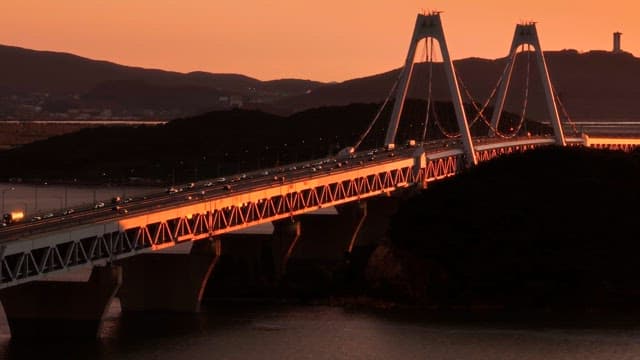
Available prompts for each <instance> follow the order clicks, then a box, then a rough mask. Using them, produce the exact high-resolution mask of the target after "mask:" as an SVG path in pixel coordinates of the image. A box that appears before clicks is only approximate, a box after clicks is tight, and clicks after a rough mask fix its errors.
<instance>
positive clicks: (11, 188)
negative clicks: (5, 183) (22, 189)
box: [2, 187, 16, 214]
mask: <svg viewBox="0 0 640 360" xmlns="http://www.w3.org/2000/svg"><path fill="white" fill-rule="evenodd" d="M15 189H16V188H14V187H10V188H6V189H2V213H3V214H4V193H6V192H7V191H13V190H15Z"/></svg>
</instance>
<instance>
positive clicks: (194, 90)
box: [0, 45, 640, 121]
mask: <svg viewBox="0 0 640 360" xmlns="http://www.w3.org/2000/svg"><path fill="white" fill-rule="evenodd" d="M400 57H401V55H399V59H400ZM545 57H546V60H547V63H548V68H549V73H550V75H551V78H552V82H553V84H554V85H555V88H556V90H557V92H558V94H559V96H560V98H561V99H562V102H563V103H564V105H565V107H566V109H567V111H568V112H569V115H570V116H571V117H572V118H574V119H579V120H605V121H606V120H621V119H639V118H640V109H639V108H638V107H637V106H636V105H635V99H637V98H638V97H639V96H640V86H638V83H637V79H638V78H640V59H639V58H636V57H634V56H633V55H632V54H630V53H624V52H623V53H611V52H607V51H590V52H586V53H578V52H577V51H575V50H563V51H548V52H545ZM527 58H529V56H528V55H527V53H521V54H520V55H519V57H518V60H517V62H516V66H515V69H514V73H513V77H512V85H511V88H510V92H509V94H508V97H507V102H506V108H505V109H506V110H507V111H511V112H514V113H519V112H520V110H521V108H522V102H523V93H524V82H525V77H524V72H525V69H526V68H527V66H526V64H527ZM531 59H532V60H533V59H534V57H533V56H532V57H531ZM506 61H507V59H506V58H500V59H495V60H488V59H480V58H467V59H461V60H457V61H454V64H455V66H456V71H457V73H458V75H460V78H461V79H462V80H463V81H462V83H461V85H466V87H467V88H468V90H469V92H470V94H471V95H472V96H473V98H474V99H475V100H476V101H478V102H483V101H484V100H486V98H487V97H488V95H489V94H490V92H491V90H492V89H493V88H494V86H495V84H496V82H497V81H498V79H499V78H500V74H501V73H502V71H503V69H504V67H505V65H506ZM433 69H434V70H433V71H434V77H433V84H434V86H433V94H434V98H435V100H438V101H450V97H449V94H448V90H447V88H446V81H445V78H444V72H443V69H442V64H441V63H435V64H434V67H433ZM530 69H531V73H532V77H531V91H530V92H529V95H530V101H529V104H528V109H529V110H528V116H529V117H531V118H532V119H533V120H538V121H544V120H546V114H545V107H544V103H543V100H544V96H543V91H542V88H541V86H540V81H539V79H538V76H537V72H536V71H535V70H536V69H537V68H536V66H535V64H532V66H531V68H530ZM399 72H400V69H393V70H390V71H388V72H384V73H381V74H375V75H371V76H367V77H363V78H358V79H351V80H347V81H343V82H340V83H321V82H317V81H311V80H302V79H279V80H272V81H260V80H257V79H254V78H251V77H248V76H244V75H241V74H214V73H207V72H200V71H197V72H191V73H186V74H185V73H179V72H173V71H164V70H157V69H144V68H140V67H132V66H123V65H119V64H115V63H112V62H107V61H97V60H91V59H87V58H83V57H80V56H76V55H72V54H66V53H57V52H50V51H35V50H29V49H23V48H19V47H13V46H3V45H0V78H1V79H2V83H1V84H0V116H2V114H3V113H5V114H7V113H11V111H14V110H15V109H14V107H15V104H13V103H12V102H11V101H9V102H8V103H4V102H3V101H2V96H14V95H19V96H27V95H29V94H32V93H47V94H48V97H46V98H42V99H41V101H40V102H42V103H43V104H42V105H43V106H44V110H46V111H50V112H64V111H66V110H68V109H71V108H82V107H95V108H110V109H113V110H118V109H127V110H129V111H130V112H133V113H135V114H137V116H142V117H144V116H147V117H149V116H150V115H143V114H144V113H143V112H140V111H141V110H151V111H152V112H155V113H158V112H159V111H164V112H163V113H162V115H156V117H157V116H160V117H163V118H167V119H169V118H174V117H179V116H185V115H186V114H188V115H193V114H197V113H200V112H204V111H209V110H215V109H226V108H229V106H230V105H229V97H231V96H234V97H238V98H239V99H241V100H242V103H243V104H242V106H243V107H245V108H248V109H258V110H263V111H267V112H271V113H275V114H279V115H290V114H293V113H296V112H300V111H303V110H306V109H311V108H318V107H323V106H341V105H348V104H351V103H374V102H381V101H383V100H384V99H385V97H386V96H387V94H388V92H389V90H390V89H391V87H392V85H393V83H394V82H395V79H396V78H397V77H398V74H399ZM413 79H414V80H413V81H412V83H411V86H410V89H409V97H411V98H416V99H424V98H425V97H426V93H427V89H426V79H427V66H426V64H424V63H418V64H417V65H416V68H415V71H414V77H413ZM463 93H464V92H463ZM221 98H222V100H221ZM26 102H27V103H29V104H32V103H33V101H32V100H31V99H29V100H28V101H26ZM465 102H471V99H468V98H465ZM36 103H39V102H36ZM167 109H168V110H167ZM136 111H137V112H136Z"/></svg>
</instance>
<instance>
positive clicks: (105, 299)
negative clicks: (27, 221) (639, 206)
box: [0, 266, 122, 339]
mask: <svg viewBox="0 0 640 360" xmlns="http://www.w3.org/2000/svg"><path fill="white" fill-rule="evenodd" d="M121 283H122V269H121V268H120V267H119V266H106V267H94V268H93V270H92V272H91V276H90V277H89V280H88V281H86V282H77V281H33V282H29V283H26V284H23V285H19V286H15V287H10V288H7V289H3V290H2V291H0V300H1V301H2V305H3V307H4V311H5V313H6V316H7V320H8V322H9V328H10V329H11V337H12V338H14V339H17V338H32V337H40V338H59V337H60V338H64V337H67V338H69V337H78V338H95V337H96V336H97V335H98V332H99V330H100V325H101V322H102V317H103V315H104V313H105V312H106V310H107V309H108V307H109V305H110V304H111V300H113V297H114V296H115V294H116V292H117V291H118V288H119V287H120V285H121Z"/></svg>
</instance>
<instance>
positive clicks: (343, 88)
mask: <svg viewBox="0 0 640 360" xmlns="http://www.w3.org/2000/svg"><path fill="white" fill-rule="evenodd" d="M527 57H528V55H527V54H526V53H521V54H520V55H518V58H517V60H516V65H515V68H514V71H513V75H512V79H511V86H510V90H509V92H508V95H507V101H506V104H505V110H507V111H511V112H514V113H519V112H520V109H522V101H523V93H524V83H525V76H524V74H525V70H526V68H527V66H526V64H527ZM545 58H546V61H547V65H548V69H549V73H550V76H551V80H552V83H553V84H554V87H555V89H556V91H557V93H558V94H559V96H560V98H561V101H562V102H563V104H564V105H565V107H566V110H567V111H568V113H569V115H570V116H571V118H573V119H582V120H603V121H606V120H619V119H640V107H638V106H637V105H635V102H634V99H636V98H638V97H639V96H640V85H639V84H638V81H637V79H638V78H640V59H639V58H636V57H634V56H633V55H631V54H630V53H611V52H605V51H591V52H587V53H578V52H577V51H575V50H564V51H547V52H545ZM530 60H531V61H532V63H531V67H530V71H531V78H530V86H531V87H530V91H529V104H528V112H527V114H528V115H529V116H530V117H531V118H532V119H534V120H538V121H545V120H546V118H547V114H546V113H545V111H546V108H545V106H544V102H543V101H544V93H543V90H542V87H541V82H540V79H539V77H538V75H537V67H536V64H535V62H534V60H535V58H534V56H531V58H530ZM506 63H507V59H506V58H500V59H496V60H487V59H480V58H468V59H462V60H457V61H454V65H455V67H456V71H457V73H458V75H459V76H460V78H461V79H462V80H463V81H462V83H461V84H460V85H461V86H464V85H466V87H467V88H468V90H469V92H470V93H471V95H472V96H473V98H474V99H475V100H476V101H477V102H480V103H482V102H484V101H485V100H486V99H487V98H488V97H489V94H490V93H491V90H492V89H493V88H494V86H495V85H496V83H497V81H498V79H499V78H500V76H501V74H502V72H503V70H504V68H505V66H506ZM399 73H400V70H399V69H396V70H393V71H389V72H385V73H382V74H377V75H372V76H367V77H363V78H359V79H352V80H348V81H345V82H342V83H338V84H325V85H322V86H320V87H318V88H316V89H315V90H313V91H312V92H311V93H309V94H302V95H298V96H293V97H289V98H284V99H280V100H278V101H277V102H276V105H279V106H281V107H282V109H283V111H284V110H285V109H292V110H293V111H296V110H301V109H305V108H310V107H320V106H331V105H345V104H347V103H349V102H365V103H366V102H376V101H382V100H383V99H384V98H385V97H386V96H387V94H388V92H389V90H390V89H391V87H392V85H393V83H394V82H395V80H396V79H397V78H398V76H399ZM427 73H428V66H427V64H426V63H417V64H416V66H415V68H414V73H413V77H412V81H411V84H410V87H409V93H408V94H409V97H411V98H416V99H425V98H426V94H427ZM432 91H433V95H434V98H435V99H436V100H439V101H450V95H449V91H448V87H447V82H446V79H445V77H444V70H443V68H442V63H434V65H433V89H432ZM463 97H465V95H464V91H463ZM464 100H465V102H470V101H471V100H470V99H468V98H466V97H465V99H464Z"/></svg>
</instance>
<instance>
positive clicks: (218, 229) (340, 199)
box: [0, 139, 550, 288]
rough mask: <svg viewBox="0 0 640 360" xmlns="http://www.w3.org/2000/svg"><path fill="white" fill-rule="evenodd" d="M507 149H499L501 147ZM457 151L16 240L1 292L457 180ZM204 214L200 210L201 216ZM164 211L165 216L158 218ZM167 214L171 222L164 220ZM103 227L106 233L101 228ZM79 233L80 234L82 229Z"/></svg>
mask: <svg viewBox="0 0 640 360" xmlns="http://www.w3.org/2000/svg"><path fill="white" fill-rule="evenodd" d="M549 143H550V142H549V141H547V142H544V140H540V141H539V142H538V143H535V142H533V143H532V141H531V140H530V139H523V140H522V141H521V142H520V143H518V142H513V141H512V142H510V143H509V144H503V145H500V144H495V146H492V147H490V148H484V149H483V150H477V152H476V155H477V158H478V160H479V161H487V160H491V159H493V158H496V157H498V156H501V155H504V154H511V153H514V152H520V151H527V150H531V149H534V148H536V147H538V146H543V145H548V144H549ZM505 145H506V146H505ZM464 164H465V160H464V151H463V150H462V149H453V150H448V149H447V150H445V149H441V150H440V151H436V152H432V153H429V154H426V153H422V154H421V155H418V157H417V158H413V157H408V156H404V157H403V156H398V157H397V158H395V160H393V161H391V162H387V163H384V164H372V165H370V166H363V167H358V168H354V169H346V170H343V171H341V172H337V173H333V174H327V175H323V176H316V177H314V178H313V180H314V181H309V179H306V178H305V179H301V180H296V181H291V182H288V183H284V184H279V185H277V186H272V187H270V188H269V189H268V191H266V190H265V189H256V190H255V191H254V190H248V191H246V192H244V193H235V194H233V195H230V197H233V198H234V199H236V198H237V199H252V200H246V201H245V200H237V202H235V203H233V202H232V201H231V200H228V201H227V200H226V199H222V200H224V201H218V202H216V201H211V200H203V201H201V202H197V203H195V204H196V205H195V206H199V209H201V211H193V212H185V213H184V214H181V215H179V216H175V214H176V211H175V209H174V210H172V211H167V210H166V209H164V210H157V211H158V213H155V212H151V213H149V214H145V215H144V216H139V218H140V219H152V220H149V221H135V220H137V218H135V217H134V219H133V221H129V220H130V218H131V217H128V218H125V219H124V220H123V221H119V222H118V223H116V224H113V223H110V224H97V225H96V226H94V227H93V228H91V229H90V230H91V233H90V234H88V235H87V231H78V232H77V233H78V234H84V235H83V236H79V235H78V236H76V235H75V233H74V232H73V231H69V232H68V233H64V235H63V236H59V235H60V234H58V236H53V237H51V236H50V237H49V238H47V237H46V236H48V235H47V234H43V235H42V237H41V238H32V239H28V240H17V241H12V242H7V243H4V244H3V245H1V246H0V258H1V261H0V288H6V287H9V286H14V285H17V284H20V283H24V282H28V281H32V280H37V279H39V278H42V277H43V276H45V275H47V274H50V273H54V272H59V271H67V270H70V269H73V268H78V267H83V266H93V265H102V264H105V263H109V262H113V261H116V260H119V259H122V258H125V257H129V256H134V255H137V254H140V253H145V252H151V251H155V250H160V249H163V248H166V247H172V246H175V245H177V244H179V243H183V242H186V241H197V240H201V239H207V238H212V237H214V236H217V235H220V234H224V233H226V232H230V231H234V230H238V229H242V228H247V227H250V226H254V225H258V224H261V223H266V222H272V221H275V220H279V219H284V218H289V217H293V216H296V215H300V214H304V213H307V212H312V211H315V210H317V209H320V208H323V207H330V206H335V205H339V204H343V203H347V202H352V201H359V200H362V199H366V198H368V197H373V196H378V195H382V194H390V193H392V192H394V191H397V190H399V189H402V188H406V187H411V186H423V187H426V185H427V183H429V182H433V181H438V180H441V179H444V178H447V177H450V176H454V175H456V174H457V173H458V172H459V171H461V170H463V169H464V168H465V165H464ZM205 209H206V210H205ZM163 211H164V212H163ZM171 214H173V215H171ZM107 225H110V226H107ZM84 230H86V229H84Z"/></svg>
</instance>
